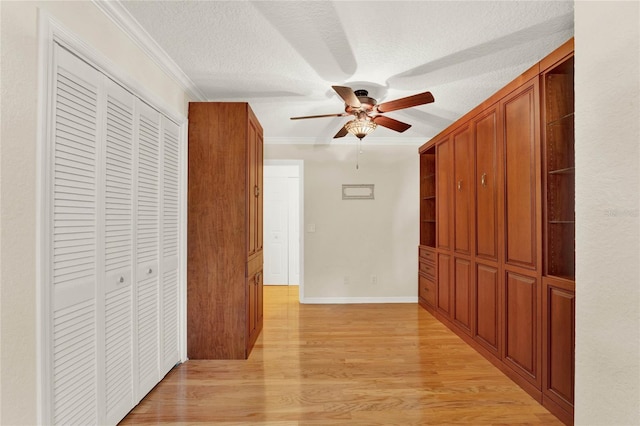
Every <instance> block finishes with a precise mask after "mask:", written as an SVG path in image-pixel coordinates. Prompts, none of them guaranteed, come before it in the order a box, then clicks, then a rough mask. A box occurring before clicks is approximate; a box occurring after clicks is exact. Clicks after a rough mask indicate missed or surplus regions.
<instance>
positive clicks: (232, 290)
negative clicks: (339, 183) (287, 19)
mask: <svg viewBox="0 0 640 426" xmlns="http://www.w3.org/2000/svg"><path fill="white" fill-rule="evenodd" d="M262 147H263V141H262V127H261V126H260V123H259V122H258V120H257V118H256V116H255V115H254V113H253V112H252V111H251V108H250V107H249V105H248V104H247V103H223V102H197V103H190V104H189V191H188V192H189V201H188V259H187V355H188V357H189V358H191V359H246V358H247V357H248V356H249V353H250V351H251V348H252V347H253V345H254V343H255V341H256V339H257V337H258V335H259V334H260V331H261V330H262V316H263V315H262V285H263V280H262V269H263V266H262V265H263V256H262V208H263V207H262V203H263V202H262V200H263V198H262V197H263V195H262V194H263V192H262V164H263V154H262Z"/></svg>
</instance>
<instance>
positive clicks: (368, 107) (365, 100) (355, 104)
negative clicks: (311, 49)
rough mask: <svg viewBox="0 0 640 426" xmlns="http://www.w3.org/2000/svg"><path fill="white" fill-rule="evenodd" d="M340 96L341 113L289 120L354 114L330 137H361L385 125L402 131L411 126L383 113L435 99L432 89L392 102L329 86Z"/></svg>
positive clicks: (361, 92) (348, 88)
mask: <svg viewBox="0 0 640 426" xmlns="http://www.w3.org/2000/svg"><path fill="white" fill-rule="evenodd" d="M331 87H332V88H333V90H335V91H336V93H337V94H338V95H340V97H341V98H342V99H344V104H345V108H344V111H345V112H342V113H338V114H322V115H308V116H305V117H291V119H292V120H302V119H305V118H322V117H346V116H349V115H353V116H354V117H355V118H354V119H353V120H351V121H349V122H347V123H346V124H345V125H344V126H342V129H340V131H338V133H336V135H335V136H334V137H333V138H334V139H336V138H341V137H344V136H346V135H347V133H351V134H353V135H355V136H356V137H358V138H359V139H362V138H364V137H365V136H367V135H368V134H369V133H371V132H373V131H374V130H375V129H376V127H378V125H380V126H382V127H386V128H388V129H391V130H395V131H396V132H400V133H402V132H404V131H405V130H407V129H408V128H410V127H411V124H407V123H403V122H402V121H398V120H395V119H393V118H389V117H385V116H384V115H380V114H383V113H385V112H389V111H396V110H399V109H404V108H411V107H414V106H418V105H424V104H428V103H431V102H433V101H434V99H433V95H432V94H431V92H424V93H419V94H417V95H412V96H407V97H406V98H400V99H396V100H394V101H389V102H383V103H381V104H378V102H377V101H376V100H375V99H373V98H370V97H369V96H368V95H369V92H367V91H366V90H356V91H354V90H352V89H351V88H350V87H345V86H331Z"/></svg>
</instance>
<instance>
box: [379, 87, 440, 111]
mask: <svg viewBox="0 0 640 426" xmlns="http://www.w3.org/2000/svg"><path fill="white" fill-rule="evenodd" d="M433 101H434V99H433V95H432V94H431V92H424V93H419V94H417V95H413V96H407V97H406V98H400V99H396V100H395V101H389V102H383V103H381V104H379V105H378V106H377V108H376V109H377V110H378V112H389V111H395V110H398V109H404V108H411V107H414V106H418V105H424V104H429V103H431V102H433Z"/></svg>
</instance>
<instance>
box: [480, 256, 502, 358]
mask: <svg viewBox="0 0 640 426" xmlns="http://www.w3.org/2000/svg"><path fill="white" fill-rule="evenodd" d="M475 290H476V291H475V293H476V333H475V338H476V340H479V341H480V342H481V343H482V344H483V345H484V346H485V347H487V349H489V350H491V351H493V352H494V353H495V354H496V355H497V354H498V336H499V330H498V318H499V316H498V270H497V269H496V268H494V267H492V266H487V265H481V264H478V265H477V266H476V289H475Z"/></svg>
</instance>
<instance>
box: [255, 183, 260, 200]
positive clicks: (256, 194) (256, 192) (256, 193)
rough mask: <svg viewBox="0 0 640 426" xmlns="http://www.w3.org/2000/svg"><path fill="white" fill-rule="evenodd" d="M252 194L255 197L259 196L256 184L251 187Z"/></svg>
mask: <svg viewBox="0 0 640 426" xmlns="http://www.w3.org/2000/svg"><path fill="white" fill-rule="evenodd" d="M253 195H255V196H256V197H259V196H260V188H259V187H258V186H257V185H256V186H254V187H253Z"/></svg>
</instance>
